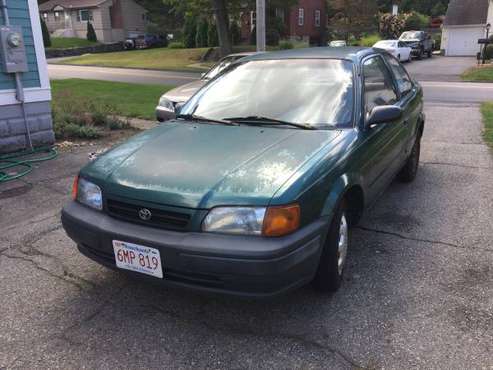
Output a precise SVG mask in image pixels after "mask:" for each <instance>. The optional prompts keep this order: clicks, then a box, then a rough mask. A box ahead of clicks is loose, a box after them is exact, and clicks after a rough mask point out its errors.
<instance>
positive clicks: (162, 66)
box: [61, 48, 208, 72]
mask: <svg viewBox="0 0 493 370" xmlns="http://www.w3.org/2000/svg"><path fill="white" fill-rule="evenodd" d="M207 50H208V49H207V48H199V49H168V48H156V49H146V50H131V51H119V52H114V53H99V54H88V55H83V56H80V57H74V58H69V59H66V60H64V61H63V62H61V63H63V64H79V65H96V66H102V67H123V68H147V69H158V70H168V71H169V70H171V71H192V72H203V71H204V69H203V68H200V67H198V66H197V65H196V64H197V63H199V62H200V58H201V57H202V55H204V53H205V52H206V51H207ZM193 64H195V66H191V65H193Z"/></svg>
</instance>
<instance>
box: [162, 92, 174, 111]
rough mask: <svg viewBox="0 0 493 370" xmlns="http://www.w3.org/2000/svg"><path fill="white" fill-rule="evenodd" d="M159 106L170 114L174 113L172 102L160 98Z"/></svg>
mask: <svg viewBox="0 0 493 370" xmlns="http://www.w3.org/2000/svg"><path fill="white" fill-rule="evenodd" d="M159 106H160V107H161V108H164V109H167V110H169V111H170V112H174V111H175V106H174V104H173V102H172V101H171V100H169V99H168V98H166V97H164V96H162V97H161V99H159Z"/></svg>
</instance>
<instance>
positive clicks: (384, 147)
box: [62, 48, 425, 297]
mask: <svg viewBox="0 0 493 370" xmlns="http://www.w3.org/2000/svg"><path fill="white" fill-rule="evenodd" d="M422 96H423V95H422V89H421V87H420V85H419V84H418V83H417V82H416V81H414V80H412V79H411V78H410V77H409V75H408V74H407V72H406V70H405V69H404V67H403V66H402V65H401V64H400V63H399V62H398V61H397V59H395V58H394V57H392V56H391V55H390V54H388V53H386V52H383V51H379V50H375V49H363V48H312V49H305V50H289V51H283V52H276V53H268V54H259V55H255V56H251V57H247V58H245V59H243V60H242V61H239V62H238V63H235V64H233V65H231V66H230V67H229V68H228V69H227V70H226V71H224V72H223V73H222V74H221V75H219V76H218V77H216V78H215V79H214V80H212V81H210V82H209V83H208V84H207V85H205V86H204V87H203V88H202V89H201V90H200V91H198V92H197V93H196V94H195V95H194V96H193V97H192V98H191V99H190V100H189V101H188V102H187V103H186V104H185V105H184V106H183V108H182V109H181V111H180V113H179V115H178V116H177V118H176V119H175V120H173V121H169V122H167V123H166V124H163V125H160V126H159V127H157V128H155V129H152V130H149V131H145V132H143V133H141V134H139V135H137V136H135V137H134V138H132V139H130V140H129V141H128V142H126V143H124V144H121V145H119V146H117V147H115V148H114V149H112V150H110V151H109V152H107V153H106V154H104V155H102V156H101V157H99V158H98V159H97V160H95V161H94V162H92V163H90V164H89V165H87V166H86V167H84V168H83V169H82V170H81V171H80V173H79V175H78V176H77V177H76V179H75V181H74V186H73V201H71V202H69V203H68V204H67V205H66V206H65V207H64V208H63V211H62V222H63V227H64V228H65V230H66V232H67V234H68V235H69V236H70V237H71V238H72V239H73V240H74V241H75V242H76V244H77V246H78V248H79V250H80V251H81V252H82V253H83V254H84V255H86V256H87V257H89V258H91V259H93V260H95V261H97V262H99V263H101V264H103V265H105V266H108V267H110V268H113V269H123V271H126V272H127V273H129V274H133V275H134V276H140V277H142V278H146V279H149V280H151V281H154V282H160V283H162V284H167V285H171V286H179V287H187V288H192V289H199V290H205V291H213V292H222V293H228V294H234V295H241V296H247V297H265V296H272V295H276V294H280V293H284V292H286V291H289V290H292V289H295V288H298V287H300V286H302V285H304V284H307V283H309V282H313V284H314V285H315V287H317V288H318V289H320V290H321V291H335V290H337V289H338V288H339V287H340V285H341V282H342V277H343V273H344V269H345V266H346V261H347V256H348V253H351V234H350V231H351V227H353V226H354V225H356V224H357V222H358V220H359V219H360V217H361V215H362V213H363V210H364V209H365V207H366V206H367V205H369V204H372V203H373V202H375V201H376V200H377V199H378V196H379V195H380V194H382V192H383V191H384V190H385V188H386V187H387V186H388V185H389V184H390V183H391V182H392V180H393V179H394V178H395V177H396V176H398V177H399V179H401V180H402V181H405V182H410V181H412V180H413V179H414V178H415V177H416V173H417V170H418V162H419V156H420V142H421V136H422V134H423V127H424V121H425V117H424V115H423V99H422Z"/></svg>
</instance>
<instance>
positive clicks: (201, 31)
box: [195, 18, 209, 48]
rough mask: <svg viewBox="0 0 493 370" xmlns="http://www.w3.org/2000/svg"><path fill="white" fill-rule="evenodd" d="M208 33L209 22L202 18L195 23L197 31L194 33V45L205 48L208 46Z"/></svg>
mask: <svg viewBox="0 0 493 370" xmlns="http://www.w3.org/2000/svg"><path fill="white" fill-rule="evenodd" d="M208 35H209V22H208V21H207V20H206V19H204V18H202V19H201V20H200V22H199V24H198V25H197V33H196V35H195V45H196V46H197V47H198V48H205V47H207V46H208V41H207V39H208Z"/></svg>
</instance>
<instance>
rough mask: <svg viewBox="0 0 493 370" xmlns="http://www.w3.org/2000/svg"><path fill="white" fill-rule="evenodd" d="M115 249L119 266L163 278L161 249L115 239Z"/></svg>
mask: <svg viewBox="0 0 493 370" xmlns="http://www.w3.org/2000/svg"><path fill="white" fill-rule="evenodd" d="M113 251H114V252H115V261H116V266H117V267H118V268H121V269H125V270H130V271H135V272H140V273H142V274H146V275H151V276H154V277H157V278H161V279H162V278H163V268H162V265H161V255H160V254H159V250H157V249H155V248H150V247H146V246H144V245H138V244H133V243H127V242H122V241H119V240H113Z"/></svg>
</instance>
